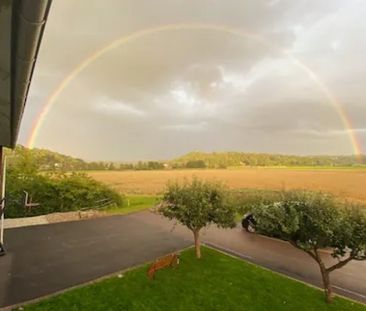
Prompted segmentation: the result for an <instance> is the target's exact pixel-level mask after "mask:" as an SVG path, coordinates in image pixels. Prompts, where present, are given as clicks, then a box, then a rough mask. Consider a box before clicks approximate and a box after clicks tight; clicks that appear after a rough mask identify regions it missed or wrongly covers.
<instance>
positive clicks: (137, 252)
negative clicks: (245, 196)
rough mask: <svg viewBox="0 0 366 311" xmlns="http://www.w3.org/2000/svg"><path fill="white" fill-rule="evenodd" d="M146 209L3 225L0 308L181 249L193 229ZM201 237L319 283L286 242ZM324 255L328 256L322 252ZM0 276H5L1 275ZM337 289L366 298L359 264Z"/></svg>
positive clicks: (341, 273)
mask: <svg viewBox="0 0 366 311" xmlns="http://www.w3.org/2000/svg"><path fill="white" fill-rule="evenodd" d="M172 228H173V223H172V222H169V221H167V220H166V219H164V218H162V217H159V216H156V215H154V214H152V213H150V212H141V213H136V214H132V215H128V216H112V217H106V218H99V219H93V220H85V221H78V222H69V223H59V224H53V225H44V226H33V227H27V228H16V229H9V230H6V241H7V247H8V254H7V255H6V256H4V257H2V258H1V257H0V276H1V278H0V306H6V305H9V304H13V303H18V302H21V301H25V300H28V299H32V298H35V297H39V296H42V295H45V294H48V293H52V292H55V291H58V290H61V289H64V288H67V287H70V286H73V285H76V284H80V283H83V282H87V281H89V280H92V279H95V278H98V277H100V276H103V275H105V274H109V273H113V272H117V271H119V270H121V269H124V268H127V267H129V266H132V265H136V264H140V263H144V262H146V261H149V260H152V259H154V258H156V257H158V256H160V255H163V254H166V253H169V252H172V251H174V250H176V249H180V248H183V247H186V246H188V245H190V244H191V243H192V235H191V233H190V232H189V231H188V230H186V229H185V228H184V227H182V226H175V229H174V231H173V232H171V230H172ZM202 238H203V240H204V241H205V242H206V243H209V244H212V245H213V246H216V247H220V248H222V249H225V250H228V251H230V252H232V253H234V254H237V255H239V256H241V257H243V258H245V259H247V260H249V261H252V262H255V263H257V264H260V265H262V266H264V267H268V268H271V269H273V270H275V271H278V272H281V273H284V274H286V275H289V276H292V277H295V278H297V279H300V280H303V281H306V282H309V283H311V284H314V285H320V274H319V271H318V268H317V266H316V264H315V263H314V262H313V261H312V259H311V258H310V257H309V256H308V255H307V254H305V253H303V252H301V251H299V250H297V249H295V248H293V247H292V246H290V245H289V244H288V243H285V242H283V241H278V240H274V239H269V238H266V237H262V236H259V235H253V234H247V233H245V232H243V231H242V230H241V229H240V228H236V229H232V230H222V229H217V228H214V227H212V228H210V229H209V230H204V231H203V232H202ZM323 256H324V257H325V258H326V260H327V261H329V260H332V259H331V256H330V254H329V253H327V252H324V253H323ZM3 276H4V277H3ZM332 282H333V284H334V285H335V286H334V287H335V290H336V292H338V293H340V294H342V295H345V296H348V297H351V298H354V299H358V300H360V301H363V302H366V262H352V263H349V264H348V265H347V266H345V267H344V268H342V269H341V270H338V271H336V272H334V273H333V274H332Z"/></svg>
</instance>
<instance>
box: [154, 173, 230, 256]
mask: <svg viewBox="0 0 366 311" xmlns="http://www.w3.org/2000/svg"><path fill="white" fill-rule="evenodd" d="M226 198H227V191H226V189H225V187H224V186H223V185H222V184H220V183H217V182H210V181H203V180H199V179H197V178H193V179H192V180H191V181H187V180H185V181H184V182H183V183H178V182H174V183H172V182H170V183H168V185H167V189H166V191H165V193H164V196H163V200H162V203H161V204H160V207H159V209H158V211H159V213H160V214H162V215H164V216H165V217H167V218H169V219H175V220H177V221H178V222H179V223H181V224H182V225H184V226H186V227H187V228H188V229H189V230H191V231H192V233H193V236H194V244H195V249H196V256H197V258H201V248H200V230H201V229H202V228H204V227H206V226H208V225H209V224H216V225H217V226H218V227H223V228H228V227H234V226H235V213H236V210H235V208H234V207H231V206H230V205H229V204H227V200H226Z"/></svg>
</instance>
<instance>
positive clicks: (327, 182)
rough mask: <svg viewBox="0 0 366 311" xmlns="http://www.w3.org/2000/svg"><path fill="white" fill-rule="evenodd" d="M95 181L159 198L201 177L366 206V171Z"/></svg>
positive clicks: (172, 174)
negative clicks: (173, 184)
mask: <svg viewBox="0 0 366 311" xmlns="http://www.w3.org/2000/svg"><path fill="white" fill-rule="evenodd" d="M88 174H89V175H90V176H91V177H93V178H95V179H96V180H98V181H102V182H105V183H107V184H109V185H111V186H113V187H114V188H115V189H117V190H119V191H120V192H122V193H125V194H157V193H161V192H162V191H163V190H164V187H165V185H166V183H167V182H168V181H169V180H182V179H184V178H190V177H192V176H197V177H199V178H203V179H209V180H213V179H216V180H222V181H223V182H224V183H226V185H227V186H228V187H230V188H232V189H239V188H262V189H309V190H316V191H323V192H330V193H333V194H334V195H336V196H338V197H341V198H345V199H349V200H357V201H363V202H366V170H362V169H360V170H356V169H350V170H329V169H324V170H319V169H314V170H312V169H306V170H304V169H298V170H296V169H268V168H266V169H263V168H247V169H237V170H208V169H207V170H166V171H99V172H89V173H88Z"/></svg>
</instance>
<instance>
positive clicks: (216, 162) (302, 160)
mask: <svg viewBox="0 0 366 311" xmlns="http://www.w3.org/2000/svg"><path fill="white" fill-rule="evenodd" d="M7 154H8V155H11V156H10V157H9V159H8V162H9V164H10V165H12V164H15V163H16V159H17V158H18V157H22V158H23V159H24V158H27V159H28V160H29V162H30V163H33V165H36V166H37V168H38V170H40V171H54V170H60V171H81V170H161V169H183V168H220V169H225V168H228V167H258V166H262V167H268V166H285V167H296V166H314V167H317V166H318V167H320V166H327V167H332V166H333V167H352V166H365V165H366V156H365V155H364V156H362V157H361V159H359V158H357V157H356V156H295V155H282V154H270V153H245V152H212V153H204V152H190V153H188V154H186V155H184V156H182V157H180V158H177V159H173V160H168V161H138V162H136V163H123V162H108V161H98V162H87V161H84V160H82V159H77V158H73V157H71V156H67V155H63V154H60V153H57V152H53V151H50V150H46V149H36V148H35V149H28V148H25V147H23V146H17V147H16V148H15V150H14V151H11V150H7Z"/></svg>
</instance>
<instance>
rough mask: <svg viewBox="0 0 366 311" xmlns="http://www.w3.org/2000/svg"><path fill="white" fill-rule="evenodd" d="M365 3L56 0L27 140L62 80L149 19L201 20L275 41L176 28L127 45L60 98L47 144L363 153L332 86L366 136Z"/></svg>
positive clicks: (159, 153) (84, 148)
mask: <svg viewBox="0 0 366 311" xmlns="http://www.w3.org/2000/svg"><path fill="white" fill-rule="evenodd" d="M365 9H366V5H365V4H364V3H363V2H358V1H353V0H350V1H347V2H345V1H341V0H336V1H317V0H312V1H306V0H300V1H292V0H278V1H273V0H268V1H267V0H261V1H241V0H228V1H219V0H212V1H197V0H195V1H193V0H192V1H187V0H184V1H183V0H174V1H172V0H157V1H143V0H137V1H136V0H135V1H116V0H109V1H107V3H106V2H105V1H98V0H93V1H88V3H87V4H86V2H85V1H78V2H75V1H72V0H65V1H54V4H53V7H52V11H51V14H50V18H49V21H48V25H47V31H46V33H45V36H44V41H43V46H42V48H41V51H40V57H39V60H38V63H37V68H36V72H35V74H34V79H33V83H32V88H31V92H30V95H29V99H28V105H27V108H26V113H25V116H24V120H23V125H22V131H21V137H20V142H23V143H24V142H25V140H26V138H27V137H28V136H29V130H30V126H31V124H32V122H33V120H34V118H35V116H36V115H37V114H38V113H39V111H41V109H42V107H43V106H44V103H45V102H46V101H47V98H48V97H49V95H50V94H51V93H52V92H53V90H54V89H55V88H57V87H58V86H59V85H60V83H61V81H63V79H64V78H65V77H66V76H67V75H68V74H69V73H70V72H71V71H72V70H73V69H74V68H75V67H76V66H77V65H78V64H80V62H81V61H83V60H84V59H85V58H86V57H88V56H89V55H91V54H92V53H94V52H95V51H97V50H99V49H100V48H101V47H103V46H106V45H107V44H108V43H110V42H112V41H113V40H115V39H117V38H121V37H123V36H126V35H128V34H131V33H133V32H135V31H138V30H142V29H147V28H151V27H157V26H159V25H165V24H179V23H188V24H189V23H196V24H197V23H200V24H210V25H226V26H228V27H230V28H235V29H242V30H245V31H247V32H248V33H250V34H251V35H258V36H261V37H262V38H266V42H265V43H264V44H262V43H260V42H259V41H258V40H253V39H251V38H250V36H247V37H239V36H236V35H233V34H230V33H227V32H220V31H213V30H207V29H181V30H177V29H175V30H168V31H164V32H160V33H152V34H150V35H147V36H144V37H141V38H139V39H136V40H132V41H130V42H128V44H124V45H121V46H119V47H116V48H115V49H113V50H110V51H108V52H107V53H105V54H104V55H102V56H101V57H99V58H98V59H97V60H96V61H95V62H93V63H91V64H90V65H89V66H87V67H86V68H85V69H84V70H83V71H82V72H80V74H79V75H78V76H77V77H75V79H74V80H72V81H71V83H70V84H69V85H68V86H67V88H66V89H65V90H64V91H63V92H62V93H61V94H60V96H59V97H58V98H57V99H56V100H55V103H54V106H53V108H52V109H51V111H50V113H49V114H48V115H47V119H46V120H45V122H44V124H43V126H42V129H41V131H40V134H39V137H38V139H37V142H36V146H39V147H46V148H51V149H54V150H56V151H60V152H64V153H68V154H72V155H76V156H79V157H83V158H86V159H111V160H136V159H149V158H151V159H164V158H169V157H173V156H177V155H179V154H181V153H184V152H188V151H191V150H193V149H194V150H204V151H214V150H241V151H266V152H282V153H299V154H301V153H312V154H315V153H350V152H352V148H351V147H350V141H349V138H348V133H347V131H346V130H345V129H344V128H343V125H342V122H341V120H340V118H339V116H338V115H337V113H336V111H335V109H334V107H332V105H331V103H330V102H329V98H327V97H326V95H325V94H324V92H323V91H322V90H321V88H322V87H324V86H325V85H326V86H328V87H329V89H330V91H331V93H332V95H333V96H334V97H336V98H337V100H338V101H339V102H340V103H341V104H342V105H343V108H344V110H345V111H347V112H348V114H349V116H350V119H351V120H352V123H353V126H354V128H355V129H356V132H357V135H358V136H359V139H360V140H361V142H362V143H363V144H366V135H365V132H364V130H363V129H364V128H365V127H366V124H365V118H364V116H365V115H366V110H365V109H366V105H365V99H366V95H365V92H364V90H365V87H366V85H365V82H364V81H365V80H364V78H363V76H364V72H365V71H366V64H365V62H364V55H365V53H366V39H365V37H364V35H363V34H364V31H365V30H366V22H365V21H364V18H363V16H362V12H363V11H364V10H365ZM280 50H283V51H287V52H290V53H292V55H293V56H294V57H295V58H297V59H298V60H299V61H300V62H302V63H303V64H305V65H306V66H308V67H309V68H310V69H311V70H313V72H314V73H315V74H316V75H317V76H318V78H319V81H321V83H323V86H319V85H317V84H316V83H314V81H313V80H312V79H311V77H309V75H308V73H307V72H306V70H304V69H303V68H301V66H298V65H297V64H296V63H294V62H293V61H292V60H291V58H289V57H287V56H286V53H284V52H280ZM80 142H82V143H80Z"/></svg>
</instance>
